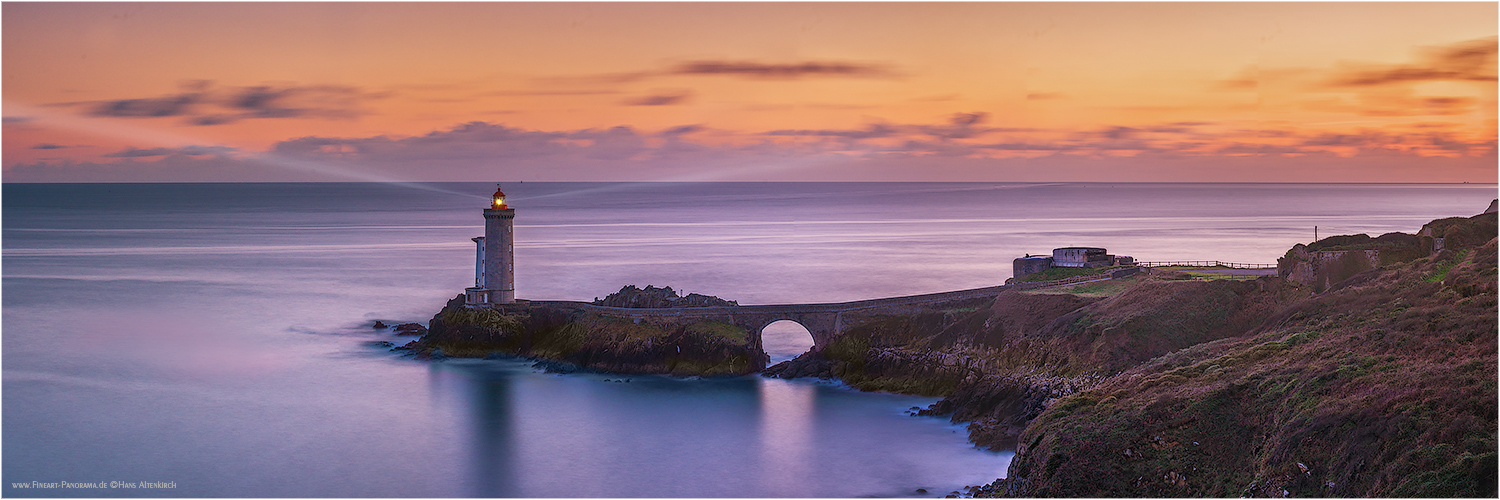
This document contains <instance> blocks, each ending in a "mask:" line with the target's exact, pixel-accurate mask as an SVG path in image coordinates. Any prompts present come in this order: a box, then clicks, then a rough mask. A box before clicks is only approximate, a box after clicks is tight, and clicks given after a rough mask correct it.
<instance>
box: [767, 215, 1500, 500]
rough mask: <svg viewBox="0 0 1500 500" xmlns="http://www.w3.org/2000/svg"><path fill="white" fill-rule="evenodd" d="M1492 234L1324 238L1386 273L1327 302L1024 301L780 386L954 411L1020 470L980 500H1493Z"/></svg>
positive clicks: (1305, 298)
mask: <svg viewBox="0 0 1500 500" xmlns="http://www.w3.org/2000/svg"><path fill="white" fill-rule="evenodd" d="M1495 217H1496V216H1495V214H1493V213H1488V214H1483V215H1480V216H1476V217H1469V218H1453V219H1442V220H1439V221H1434V222H1433V223H1430V224H1429V225H1428V226H1427V229H1424V231H1423V233H1424V235H1423V238H1426V239H1418V238H1417V237H1416V236H1413V235H1404V234H1399V233H1392V234H1388V235H1382V236H1381V237H1379V238H1369V237H1360V236H1362V235H1360V236H1339V237H1331V238H1328V239H1325V240H1320V242H1318V243H1317V245H1318V249H1326V248H1334V249H1354V250H1359V249H1362V248H1360V247H1377V248H1378V249H1380V250H1382V255H1381V256H1382V258H1381V261H1380V263H1379V264H1380V265H1379V266H1367V267H1366V268H1365V269H1363V270H1359V271H1358V272H1353V273H1348V275H1347V276H1341V277H1339V279H1338V280H1336V281H1331V282H1329V283H1327V284H1322V283H1320V284H1319V285H1318V286H1313V285H1307V284H1302V283H1299V282H1297V281H1291V280H1286V279H1282V278H1279V277H1262V278H1257V279H1252V280H1224V279H1202V278H1201V277H1194V276H1193V275H1190V274H1187V273H1180V272H1172V271H1161V270H1158V271H1157V272H1153V273H1150V274H1149V275H1144V276H1136V277H1132V278H1128V279H1125V280H1113V281H1110V282H1105V283H1107V286H1101V285H1089V287H1088V288H1087V289H1084V288H1083V287H1073V288H1062V287H1060V288H1056V289H1052V290H1051V291H1027V292H1006V293H1003V294H1001V295H1000V296H999V297H997V299H996V300H995V301H994V303H993V304H992V305H991V306H990V307H987V308H982V309H980V310H976V311H973V312H972V313H967V314H961V315H952V314H948V315H926V316H910V317H888V318H881V319H880V320H878V321H873V322H870V323H867V324H865V325H863V326H860V327H857V328H854V329H851V330H849V331H848V333H847V334H846V335H844V336H843V337H841V338H839V339H837V340H836V341H835V342H833V343H832V344H830V345H829V346H828V347H827V348H825V350H824V351H823V352H822V353H820V354H808V355H804V356H803V357H801V358H798V359H797V360H793V361H791V362H787V363H784V364H781V365H778V366H775V367H772V368H770V369H768V370H767V373H768V374H771V375H773V376H788V377H791V376H825V377H840V378H843V379H844V380H846V381H848V382H850V383H851V384H852V385H854V386H855V387H859V388H861V389H867V390H888V391H897V392H911V393H917V394H929V395H939V396H943V397H944V399H943V400H941V401H939V402H938V403H937V404H935V405H933V406H932V407H931V408H929V409H927V410H924V411H923V413H926V414H935V415H950V418H952V419H953V420H954V421H955V422H969V423H970V425H969V430H970V439H971V440H973V441H974V442H975V443H976V444H979V445H981V446H987V447H991V448H1012V447H1013V448H1015V449H1016V450H1017V452H1018V455H1017V457H1016V459H1015V460H1014V461H1013V462H1012V466H1011V470H1010V472H1009V477H1008V479H1004V480H998V481H996V482H995V483H994V484H991V485H987V486H985V487H983V488H979V489H976V490H973V491H972V493H973V494H975V495H976V496H1066V497H1101V496H1102V497H1119V496H1126V497H1132V496H1170V497H1183V496H1278V497H1284V496H1342V497H1349V496H1438V497H1453V496H1485V497H1494V496H1495V495H1496V479H1495V478H1496V474H1495V471H1496V468H1497V463H1496V433H1497V419H1496V408H1497V400H1496V393H1497V390H1496V377H1497V374H1496V366H1497V356H1496V349H1497V340H1496V331H1497V328H1500V325H1497V322H1496V317H1497V300H1496V297H1497V291H1496V289H1497V270H1496V259H1497V256H1496V239H1495V227H1496V225H1495ZM1436 237H1442V238H1444V240H1445V250H1443V251H1441V252H1437V253H1432V252H1431V251H1430V250H1431V248H1432V247H1430V246H1428V247H1422V248H1420V249H1419V250H1420V251H1416V250H1413V249H1414V248H1418V247H1417V246H1416V243H1422V242H1426V241H1430V240H1431V239H1432V238H1436ZM1414 242H1416V243H1414ZM1069 290H1071V291H1072V292H1076V293H1059V292H1061V291H1069Z"/></svg>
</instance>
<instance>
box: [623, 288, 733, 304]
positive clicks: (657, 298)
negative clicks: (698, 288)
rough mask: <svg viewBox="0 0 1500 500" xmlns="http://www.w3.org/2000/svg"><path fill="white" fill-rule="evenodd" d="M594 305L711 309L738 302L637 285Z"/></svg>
mask: <svg viewBox="0 0 1500 500" xmlns="http://www.w3.org/2000/svg"><path fill="white" fill-rule="evenodd" d="M594 305H599V306H608V307H629V308H672V307H711V306H737V305H740V304H739V303H738V302H735V301H732V300H724V299H721V298H718V297H713V296H709V295H700V294H696V293H690V294H688V295H687V296H686V297H682V296H679V295H677V292H675V291H673V290H672V287H670V286H669V287H665V288H656V287H654V286H651V285H646V288H636V286H635V285H626V286H625V287H623V288H620V291H618V292H615V293H611V294H609V296H608V297H605V298H604V299H602V300H601V299H594Z"/></svg>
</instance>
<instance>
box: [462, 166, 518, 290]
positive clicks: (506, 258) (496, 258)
mask: <svg viewBox="0 0 1500 500" xmlns="http://www.w3.org/2000/svg"><path fill="white" fill-rule="evenodd" d="M515 219H516V210H515V209H514V208H510V207H509V206H507V205H506V204H505V192H504V191H501V190H500V187H499V186H496V187H495V194H494V195H493V196H491V197H490V206H489V208H486V209H484V236H481V237H478V238H474V243H475V249H474V251H475V257H474V261H475V269H474V287H473V288H468V289H465V290H464V302H466V303H468V304H470V305H482V304H514V303H515V302H516V263H515V231H514V229H515V228H514V223H515Z"/></svg>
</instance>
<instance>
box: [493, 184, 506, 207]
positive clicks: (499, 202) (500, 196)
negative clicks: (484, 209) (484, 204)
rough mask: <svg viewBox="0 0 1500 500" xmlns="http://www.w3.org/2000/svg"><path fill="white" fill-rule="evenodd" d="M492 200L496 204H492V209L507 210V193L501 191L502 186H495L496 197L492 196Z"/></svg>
mask: <svg viewBox="0 0 1500 500" xmlns="http://www.w3.org/2000/svg"><path fill="white" fill-rule="evenodd" d="M490 198H491V199H493V200H494V203H493V204H491V206H490V208H506V207H505V192H504V191H501V190H500V186H499V185H496V186H495V194H494V196H491V197H490Z"/></svg>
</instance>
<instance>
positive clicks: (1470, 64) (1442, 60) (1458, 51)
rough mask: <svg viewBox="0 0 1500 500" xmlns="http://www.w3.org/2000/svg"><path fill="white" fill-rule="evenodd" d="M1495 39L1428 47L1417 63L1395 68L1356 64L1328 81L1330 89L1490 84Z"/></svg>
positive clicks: (1340, 70)
mask: <svg viewBox="0 0 1500 500" xmlns="http://www.w3.org/2000/svg"><path fill="white" fill-rule="evenodd" d="M1497 47H1500V45H1497V39H1496V38H1495V37H1488V38H1480V39H1477V40H1468V41H1464V42H1459V43H1456V44H1453V45H1449V46H1445V47H1432V48H1427V49H1425V50H1424V51H1423V52H1424V53H1423V54H1422V55H1421V56H1420V57H1419V58H1418V60H1417V61H1416V62H1413V63H1410V64H1396V65H1356V66H1351V67H1345V68H1340V69H1339V70H1337V71H1335V72H1334V74H1333V75H1332V76H1331V77H1330V79H1329V84H1330V85H1333V86H1346V87H1368V86H1375V85H1389V84H1400V83H1415V82H1424V81H1444V80H1448V81H1476V82H1493V81H1496V78H1495V53H1496V49H1497Z"/></svg>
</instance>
